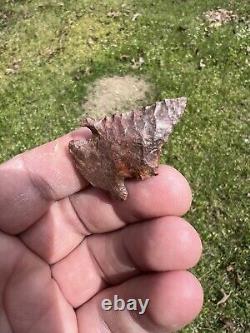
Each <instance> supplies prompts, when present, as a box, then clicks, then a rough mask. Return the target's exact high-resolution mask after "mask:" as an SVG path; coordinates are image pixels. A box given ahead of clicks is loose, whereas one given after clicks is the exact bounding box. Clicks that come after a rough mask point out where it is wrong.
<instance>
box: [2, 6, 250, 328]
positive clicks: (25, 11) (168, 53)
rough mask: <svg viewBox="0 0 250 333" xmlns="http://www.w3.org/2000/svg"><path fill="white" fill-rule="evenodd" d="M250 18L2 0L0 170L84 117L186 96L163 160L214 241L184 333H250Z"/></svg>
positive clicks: (243, 10) (234, 13) (194, 9)
mask: <svg viewBox="0 0 250 333" xmlns="http://www.w3.org/2000/svg"><path fill="white" fill-rule="evenodd" d="M249 18H250V3H249V1H248V0H239V1H233V0H231V1H230V0H229V1H219V0H217V1H216V0H207V1H203V0H174V1H170V0H155V1H151V0H137V1H136V0H134V1H133V0H131V1H127V0H124V1H119V0H108V1H105V2H104V3H103V2H102V1H95V0H92V1H87V0H82V1H80V0H70V1H67V0H65V1H56V0H53V1H51V0H50V1H45V0H39V1H38V0H30V1H25V0H23V1H21V0H20V1H14V0H13V1H11V0H9V1H7V0H6V1H4V0H0V162H3V161H5V160H7V159H9V158H11V157H12V156H14V155H16V154H18V153H20V152H22V151H24V150H26V149H30V148H32V147H34V146H37V145H40V144H42V143H44V142H47V141H49V140H52V139H54V138H56V137H58V136H60V135H62V134H64V133H66V132H68V131H70V130H72V129H74V128H76V127H77V126H78V124H79V119H80V118H81V117H82V116H83V115H86V114H88V115H91V116H98V115H102V114H104V113H110V112H115V111H121V112H122V111H126V110H129V109H131V108H134V107H136V106H139V105H146V104H148V103H149V104H150V103H153V102H154V101H155V100H161V99H164V98H170V97H179V96H186V97H187V98H188V107H187V110H186V113H185V115H184V116H183V118H182V120H181V122H180V123H179V124H178V126H177V127H176V129H175V132H174V133H173V135H172V136H171V139H170V141H169V142H168V143H167V144H166V145H165V148H164V151H163V154H162V162H163V163H168V164H170V165H173V166H174V167H176V168H177V169H179V170H180V171H181V172H182V174H184V175H185V177H186V178H187V179H188V180H189V182H190V183H191V186H192V189H193V196H194V198H193V205H192V209H191V211H190V213H188V215H187V219H188V220H189V221H190V222H191V223H192V224H193V226H194V227H195V228H196V229H197V230H198V231H199V232H200V234H201V237H202V240H203V245H204V252H203V257H202V260H201V262H200V263H199V265H198V266H197V268H196V269H194V270H193V271H194V273H195V274H196V275H197V276H198V278H199V280H200V281H201V283H202V285H203V287H204V289H205V305H204V309H203V312H202V313H201V315H200V316H199V317H198V318H197V320H196V321H195V322H194V323H193V324H192V325H191V326H189V327H188V328H186V329H184V330H183V332H185V333H190V332H250V324H249V322H250V320H249V313H250V297H249V294H250V292H249V284H250V222H249V198H250V190H249V186H248V185H249V169H250V163H249V159H247V157H249V145H250V134H249V132H250V131H249V128H250V124H249V112H250V69H249V65H250V57H249V56H250V20H249ZM48 163H49V162H48ZM247 182H248V184H247ZM0 186H1V185H0Z"/></svg>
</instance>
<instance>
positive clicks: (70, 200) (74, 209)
mask: <svg viewBox="0 0 250 333" xmlns="http://www.w3.org/2000/svg"><path fill="white" fill-rule="evenodd" d="M68 198H69V202H70V204H71V207H72V209H73V211H74V213H75V215H76V217H77V219H78V220H79V221H80V222H81V223H82V225H83V226H84V228H85V230H86V232H87V235H91V234H92V231H91V230H90V229H89V228H88V227H87V225H86V223H85V222H84V221H83V219H82V218H81V217H80V215H79V214H78V211H77V209H76V208H75V206H74V204H73V202H72V198H71V196H69V197H68ZM84 236H86V235H84Z"/></svg>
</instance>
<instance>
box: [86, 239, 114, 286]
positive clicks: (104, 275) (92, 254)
mask: <svg viewBox="0 0 250 333" xmlns="http://www.w3.org/2000/svg"><path fill="white" fill-rule="evenodd" d="M85 242H86V246H87V249H88V252H89V255H90V257H91V259H92V262H93V263H94V265H95V266H96V268H97V269H98V270H99V272H100V277H101V279H102V280H103V282H104V283H105V284H108V285H111V284H112V283H111V282H110V281H109V278H108V276H107V274H106V273H105V272H104V270H103V268H102V266H101V264H100V263H99V261H98V260H97V258H96V256H95V254H94V252H93V251H92V250H91V248H90V246H89V244H88V237H87V238H86V239H85Z"/></svg>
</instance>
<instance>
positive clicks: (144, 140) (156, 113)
mask: <svg viewBox="0 0 250 333" xmlns="http://www.w3.org/2000/svg"><path fill="white" fill-rule="evenodd" d="M186 102H187V100H186V98H185V97H181V98H176V99H165V100H163V101H161V102H156V103H155V104H153V105H150V106H146V107H144V108H142V109H139V110H137V111H131V112H128V113H124V114H113V115H112V116H109V117H104V118H102V119H100V120H95V119H91V118H85V119H83V120H82V126H86V127H88V128H89V129H90V130H91V131H92V138H91V139H90V140H88V141H85V140H72V141H70V143H69V150H70V152H71V154H72V155H73V157H74V159H75V162H76V167H77V169H78V170H79V172H80V173H81V175H82V176H83V177H84V178H85V179H86V180H87V181H88V182H89V183H90V184H91V185H92V186H94V187H97V188H100V189H103V190H105V191H108V192H109V193H110V194H111V195H112V197H114V198H118V199H121V200H126V198H127V196H128V192H127V189H126V187H125V184H124V180H125V179H126V178H135V179H141V180H143V179H145V178H148V177H150V176H154V175H157V169H158V165H159V158H160V153H161V148H162V145H163V143H164V142H165V141H167V139H168V137H169V135H170V134H171V133H172V131H173V128H174V125H175V124H176V123H177V122H178V120H179V119H180V117H181V116H182V114H183V112H184V110H185V107H186Z"/></svg>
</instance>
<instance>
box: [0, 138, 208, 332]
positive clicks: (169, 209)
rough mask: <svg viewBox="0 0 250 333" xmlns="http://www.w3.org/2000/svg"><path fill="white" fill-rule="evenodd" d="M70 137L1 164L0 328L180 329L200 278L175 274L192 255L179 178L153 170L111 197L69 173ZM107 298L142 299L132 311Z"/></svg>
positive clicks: (185, 190) (196, 302)
mask: <svg viewBox="0 0 250 333" xmlns="http://www.w3.org/2000/svg"><path fill="white" fill-rule="evenodd" d="M82 134H83V133H82V132H81V135H82ZM78 135H79V133H74V134H71V136H70V135H68V136H65V137H63V138H60V139H58V140H56V141H55V142H52V143H49V144H47V145H45V146H42V147H39V148H36V149H35V150H33V151H30V152H27V153H25V154H23V155H21V156H18V157H17V158H15V159H14V160H11V161H9V162H7V163H5V164H3V165H2V166H0V183H1V185H2V186H1V188H0V211H1V216H0V229H1V230H2V232H1V233H0V237H1V240H0V267H1V275H0V288H1V289H0V293H1V295H2V297H1V304H0V309H1V312H0V331H1V332H5V333H9V332H15V333H22V332H25V333H29V332H36V333H45V332H46V333H52V332H53V333H64V332H66V333H71V332H72V333H77V332H79V333H85V332H86V333H92V332H93V333H94V332H122V333H123V332H124V333H126V332H135V333H141V332H172V331H174V330H177V329H179V328H180V327H182V326H183V325H185V324H187V323H188V322H189V321H191V320H192V319H193V317H194V316H195V315H196V314H197V313H198V312H199V310H200V307H201V303H202V292H201V289H200V285H199V283H198V282H197V280H195V278H194V277H193V276H192V275H191V274H190V273H187V272H185V271H184V270H185V269H187V268H190V267H192V266H193V265H194V264H195V263H196V262H197V261H198V258H199V256H200V251H201V243H200V239H199V237H198V235H197V233H196V232H195V230H194V229H193V228H192V227H191V226H190V225H189V224H188V223H187V222H185V221H184V220H182V219H181V218H179V217H178V216H180V215H182V214H184V213H185V212H186V211H187V209H188V208H189V205H190V201H191V194H190V189H189V187H188V185H187V183H186V181H185V179H184V178H183V177H182V176H181V175H180V174H179V173H178V172H177V171H175V170H174V169H172V168H170V167H161V168H160V175H159V176H158V177H154V178H151V179H149V180H147V181H143V182H129V183H128V187H129V194H130V195H129V199H128V200H127V201H126V202H118V201H113V200H110V199H109V197H108V196H106V195H105V194H103V193H102V192H101V191H98V190H96V189H93V188H90V187H88V188H86V184H84V183H83V182H82V180H81V179H79V178H78V175H77V174H76V173H75V170H74V167H73V165H72V162H71V160H70V158H69V156H68V153H67V150H66V148H65V147H66V145H67V142H68V141H69V139H70V137H72V136H74V137H77V136H78ZM48 161H49V162H48ZM114 295H119V297H121V298H123V299H124V300H127V299H129V298H135V299H138V298H141V299H146V298H149V299H150V303H149V306H148V308H147V310H146V312H145V314H144V315H141V316H140V315H138V312H136V311H131V312H128V311H121V312H118V311H104V310H102V308H101V302H102V300H103V299H105V298H109V299H113V296H114Z"/></svg>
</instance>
